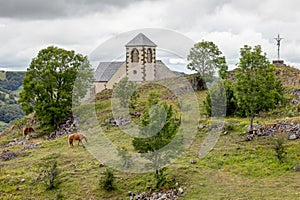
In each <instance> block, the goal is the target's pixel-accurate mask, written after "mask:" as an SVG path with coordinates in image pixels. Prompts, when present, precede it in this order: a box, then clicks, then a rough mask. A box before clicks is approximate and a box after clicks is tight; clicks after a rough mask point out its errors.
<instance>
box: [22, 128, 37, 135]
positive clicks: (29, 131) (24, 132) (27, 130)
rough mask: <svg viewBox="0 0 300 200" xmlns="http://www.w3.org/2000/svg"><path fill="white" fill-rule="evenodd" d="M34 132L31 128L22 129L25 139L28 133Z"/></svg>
mask: <svg viewBox="0 0 300 200" xmlns="http://www.w3.org/2000/svg"><path fill="white" fill-rule="evenodd" d="M31 132H35V130H34V129H33V128H32V127H31V126H27V127H24V128H23V136H24V137H26V136H27V135H28V134H29V133H31Z"/></svg>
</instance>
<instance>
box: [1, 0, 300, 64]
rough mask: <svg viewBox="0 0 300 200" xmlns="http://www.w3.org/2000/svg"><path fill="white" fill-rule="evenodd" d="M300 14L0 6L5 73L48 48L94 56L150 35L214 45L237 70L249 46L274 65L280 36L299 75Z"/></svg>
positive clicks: (252, 7)
mask: <svg viewBox="0 0 300 200" xmlns="http://www.w3.org/2000/svg"><path fill="white" fill-rule="evenodd" d="M299 10H300V3H299V2H298V1H297V0H285V1H282V0H264V1H261V0H252V1H243V0H240V1H239V0H189V1H186V0H126V1H125V0H52V1H48V0H47V1H44V0H9V1H7V0H0V69H5V70H26V68H27V67H28V65H29V63H30V61H31V59H32V58H33V57H35V56H36V55H37V53H38V51H39V50H40V49H42V48H45V47H47V46H49V45H55V46H59V47H62V48H65V49H68V50H71V49H72V50H75V51H76V52H78V53H82V54H84V55H90V54H91V53H92V52H93V51H94V50H95V49H97V47H99V45H100V46H101V44H103V43H105V42H106V41H108V40H110V39H111V38H114V37H116V36H118V35H119V34H124V33H126V32H128V31H133V30H136V29H145V28H147V29H149V28H150V29H151V28H155V29H164V30H168V31H175V32H176V33H178V34H182V35H183V36H185V37H187V38H190V39H192V41H194V42H199V41H201V40H209V41H213V42H214V43H215V44H217V45H218V46H219V49H220V50H221V51H222V52H223V54H224V55H225V56H226V59H227V62H228V63H229V65H230V66H231V67H233V66H234V65H235V64H236V63H237V62H238V59H239V49H240V48H241V47H242V46H243V45H244V44H248V45H257V44H260V45H262V48H263V50H264V51H265V52H266V53H267V56H268V57H269V59H270V60H273V59H275V58H276V57H277V56H276V55H277V52H276V48H277V47H276V41H275V40H274V37H276V36H277V34H278V33H280V36H282V37H283V38H284V39H283V40H282V50H281V57H282V58H283V59H284V60H285V62H286V63H287V64H290V65H293V66H295V67H297V68H300V12H299ZM153 37H154V38H153ZM153 37H151V39H152V40H153V41H156V40H159V39H158V38H156V36H155V35H153ZM172 42H174V43H176V42H178V41H176V40H174V41H172ZM122 48H124V47H122ZM162 56H163V54H162ZM177 61H178V62H179V63H181V62H182V61H180V59H178V60H176V59H173V60H171V61H170V63H172V62H173V63H175V64H176V62H177Z"/></svg>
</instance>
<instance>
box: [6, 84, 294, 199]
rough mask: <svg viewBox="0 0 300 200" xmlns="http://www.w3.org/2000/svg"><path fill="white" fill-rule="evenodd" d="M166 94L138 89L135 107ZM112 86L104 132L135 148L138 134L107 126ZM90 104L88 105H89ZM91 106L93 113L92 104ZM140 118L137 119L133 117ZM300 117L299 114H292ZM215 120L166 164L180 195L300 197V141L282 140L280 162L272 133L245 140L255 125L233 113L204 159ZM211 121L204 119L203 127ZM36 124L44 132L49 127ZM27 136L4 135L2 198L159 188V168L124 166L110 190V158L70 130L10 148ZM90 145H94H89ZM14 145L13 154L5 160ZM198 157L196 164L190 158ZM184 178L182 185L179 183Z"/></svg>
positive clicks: (104, 106) (102, 104)
mask: <svg viewBox="0 0 300 200" xmlns="http://www.w3.org/2000/svg"><path fill="white" fill-rule="evenodd" d="M153 90H154V91H156V92H158V93H160V94H161V97H162V98H161V99H162V101H167V102H168V103H170V104H173V105H174V107H175V109H178V108H177V107H176V104H177V102H176V100H174V99H173V98H167V97H168V95H166V94H167V93H168V90H166V89H164V88H161V87H158V86H154V87H149V86H145V87H142V88H140V89H139V92H140V97H139V102H140V104H139V105H138V107H137V108H136V110H137V111H142V110H143V109H144V106H145V104H144V103H143V102H145V101H146V99H147V96H148V94H149V91H153ZM110 94H111V93H110V92H109V91H105V92H103V93H102V94H99V95H98V96H97V99H98V100H97V102H96V104H95V105H91V106H93V107H95V108H96V113H97V119H98V121H99V124H102V125H101V126H102V127H103V128H104V130H105V135H106V137H107V138H108V139H109V140H110V141H112V142H113V143H114V144H115V145H117V146H119V147H126V148H127V149H128V151H132V152H133V151H134V148H133V146H132V143H131V141H132V139H133V138H132V137H131V136H129V135H127V134H125V133H124V132H122V131H121V130H120V129H119V128H118V127H114V126H110V125H104V124H103V122H105V120H107V119H109V118H110V117H111V116H112V113H111V105H110V104H111V101H110V99H109V96H110ZM196 95H197V97H198V99H199V106H200V112H203V105H202V102H203V99H204V98H205V95H206V92H205V91H199V92H197V93H196ZM86 106H87V107H88V106H89V105H86ZM86 112H89V111H88V110H87V109H86ZM286 118H288V115H287V113H286V112H284V111H283V112H282V115H280V117H278V116H277V117H274V116H272V117H264V118H256V122H259V123H261V124H264V123H270V122H273V121H276V120H284V119H286ZM133 119H134V120H135V121H136V122H138V118H135V117H134V118H133ZM293 119H294V120H295V121H297V120H298V121H299V120H300V117H298V116H297V115H296V116H294V117H293ZM209 123H210V122H209V119H207V118H205V117H204V116H203V117H202V118H201V120H200V124H201V125H203V126H202V128H201V129H199V131H198V132H197V135H196V138H195V140H194V141H193V143H192V145H191V146H190V148H189V149H188V150H187V151H186V152H185V153H184V155H183V156H181V157H179V158H178V159H176V160H175V161H174V163H172V164H171V165H169V166H167V168H166V171H165V174H166V178H167V182H166V184H165V187H166V188H168V187H175V188H178V187H182V188H183V189H184V195H183V197H182V198H180V199H192V200H198V199H268V200H269V199H299V198H300V192H299V185H300V172H297V171H295V170H293V168H294V167H295V166H298V165H300V140H299V139H298V140H287V139H285V140H284V147H285V151H286V152H287V153H286V157H285V159H284V162H283V163H280V162H279V161H278V159H277V158H276V156H275V151H274V142H275V139H274V137H258V138H256V139H255V140H252V141H249V142H246V141H245V137H246V135H245V134H244V133H245V132H246V130H247V126H248V124H249V122H248V120H247V119H242V118H227V119H226V120H225V126H224V127H225V130H224V131H228V134H226V135H225V134H224V135H223V134H222V135H221V137H220V139H219V140H218V142H217V144H216V146H215V148H214V149H213V150H212V151H211V152H210V154H209V155H208V156H206V157H205V158H203V159H199V158H198V151H199V149H200V147H201V145H202V143H203V141H204V138H205V136H206V132H207V129H208V127H209ZM204 125H205V126H204ZM35 128H37V132H38V133H41V134H42V133H43V130H42V129H39V128H38V127H35ZM15 140H17V141H19V140H22V136H21V133H20V130H18V129H16V128H15V129H14V130H13V129H7V130H6V131H5V132H2V133H1V135H0V147H1V148H0V152H2V154H1V158H2V159H1V158H0V185H1V187H0V199H116V200H117V199H129V196H128V192H129V191H132V192H134V193H140V192H143V191H146V192H148V191H149V190H150V188H154V185H155V179H154V174H153V173H142V174H140V173H126V172H122V171H114V174H115V176H116V181H115V184H116V188H117V189H116V190H114V191H112V192H106V191H105V190H103V189H102V188H101V187H100V186H99V181H100V180H103V179H104V172H105V170H106V168H107V166H104V167H102V165H101V163H102V162H104V160H97V159H95V158H94V157H93V156H92V155H91V154H90V153H89V151H88V150H87V149H85V148H82V147H81V146H77V145H75V146H74V147H73V148H70V147H69V146H68V144H67V137H66V136H64V137H61V138H58V139H56V140H45V139H44V138H43V137H40V138H32V139H30V140H29V141H27V142H26V145H25V147H26V146H27V145H29V144H38V146H37V147H36V148H32V149H27V150H24V149H23V148H24V145H22V144H19V145H15V146H9V147H5V145H7V144H8V143H9V142H13V141H15ZM87 145H89V144H87ZM8 152H10V154H12V155H14V156H15V157H14V158H13V159H11V160H4V159H3V158H4V157H5V156H4V155H7V154H8ZM191 159H192V160H195V161H196V163H195V164H191V162H190V160H191ZM53 161H57V165H58V169H59V175H58V180H59V185H58V187H57V188H56V189H53V190H46V188H45V186H44V184H43V182H42V181H41V180H40V178H41V177H42V175H43V172H44V170H45V169H47V168H45V166H46V165H48V164H49V163H52V162H53ZM176 183H178V186H177V184H176Z"/></svg>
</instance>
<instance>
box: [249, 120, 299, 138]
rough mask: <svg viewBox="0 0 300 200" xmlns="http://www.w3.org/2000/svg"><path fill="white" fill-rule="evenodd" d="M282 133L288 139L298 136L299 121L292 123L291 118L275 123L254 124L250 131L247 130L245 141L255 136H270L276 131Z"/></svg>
mask: <svg viewBox="0 0 300 200" xmlns="http://www.w3.org/2000/svg"><path fill="white" fill-rule="evenodd" d="M278 132H280V133H284V134H286V135H287V137H288V139H289V140H296V139H298V138H300V123H294V122H293V120H283V121H278V122H276V123H268V124H263V125H259V124H256V125H255V126H254V130H253V131H252V132H250V131H248V135H247V138H246V141H251V140H252V139H254V137H255V136H265V137H266V136H271V135H274V134H276V133H278Z"/></svg>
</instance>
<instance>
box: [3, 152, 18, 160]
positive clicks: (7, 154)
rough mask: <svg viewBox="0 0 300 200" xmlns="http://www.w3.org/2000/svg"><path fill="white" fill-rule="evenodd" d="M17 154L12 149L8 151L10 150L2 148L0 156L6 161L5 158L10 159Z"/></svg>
mask: <svg viewBox="0 0 300 200" xmlns="http://www.w3.org/2000/svg"><path fill="white" fill-rule="evenodd" d="M17 156H18V154H17V153H16V152H14V151H10V150H4V151H2V153H1V154H0V158H1V160H3V161H7V160H11V159H14V158H15V157H17Z"/></svg>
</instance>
